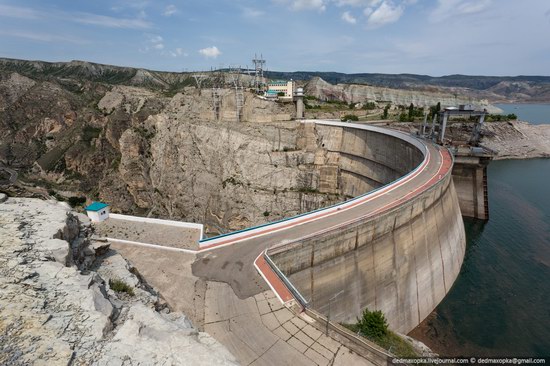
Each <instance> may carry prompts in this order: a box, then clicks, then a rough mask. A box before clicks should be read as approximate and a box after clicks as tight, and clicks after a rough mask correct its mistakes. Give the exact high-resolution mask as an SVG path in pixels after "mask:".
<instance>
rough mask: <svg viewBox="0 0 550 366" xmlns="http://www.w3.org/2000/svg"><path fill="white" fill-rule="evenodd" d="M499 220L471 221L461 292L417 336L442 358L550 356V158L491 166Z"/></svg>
mask: <svg viewBox="0 0 550 366" xmlns="http://www.w3.org/2000/svg"><path fill="white" fill-rule="evenodd" d="M489 177H490V179H489V201H490V208H491V211H490V213H491V219H490V221H489V222H487V223H486V224H482V223H480V222H473V221H466V222H465V227H466V232H467V241H468V244H467V249H466V257H465V260H464V264H463V266H462V270H461V272H460V275H459V276H458V279H457V280H456V282H455V284H454V286H453V288H452V289H451V291H450V292H449V293H448V294H447V296H446V297H445V299H444V300H443V301H442V302H441V303H440V305H439V306H438V307H437V308H436V310H435V311H434V312H433V313H432V314H431V315H430V316H429V317H428V318H427V319H426V320H425V321H424V322H423V323H422V324H421V325H420V326H419V327H417V328H416V329H415V330H414V331H413V332H412V334H411V335H412V336H414V337H416V338H419V339H420V340H422V341H424V342H425V343H427V344H428V345H429V346H431V347H432V348H433V349H434V350H435V351H436V352H438V353H440V354H442V355H475V356H490V355H493V356H497V355H498V356H532V357H536V356H540V357H542V356H549V355H550V295H549V294H550V189H549V188H548V182H549V181H550V159H536V160H509V161H495V162H492V163H491V164H490V165H489Z"/></svg>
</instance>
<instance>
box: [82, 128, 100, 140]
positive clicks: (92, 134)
mask: <svg viewBox="0 0 550 366" xmlns="http://www.w3.org/2000/svg"><path fill="white" fill-rule="evenodd" d="M100 133H101V128H96V127H92V126H85V127H84V128H83V129H82V141H85V142H90V141H92V139H96V138H98V137H99V134H100Z"/></svg>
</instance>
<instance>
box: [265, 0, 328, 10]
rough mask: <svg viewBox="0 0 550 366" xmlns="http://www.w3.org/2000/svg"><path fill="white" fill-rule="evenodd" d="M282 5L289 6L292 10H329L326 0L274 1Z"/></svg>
mask: <svg viewBox="0 0 550 366" xmlns="http://www.w3.org/2000/svg"><path fill="white" fill-rule="evenodd" d="M274 1H275V2H276V3H279V4H281V5H287V6H289V7H290V9H292V10H296V11H298V10H318V11H325V10H326V9H327V6H326V1H325V0H274Z"/></svg>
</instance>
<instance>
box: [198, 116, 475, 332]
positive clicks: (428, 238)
mask: <svg viewBox="0 0 550 366" xmlns="http://www.w3.org/2000/svg"><path fill="white" fill-rule="evenodd" d="M298 147H300V148H302V149H305V150H307V151H312V152H315V160H316V163H315V164H316V165H317V166H318V172H319V190H320V191H321V192H326V193H338V194H343V195H346V196H349V197H354V198H351V199H349V200H347V201H346V202H342V203H340V204H338V205H335V206H331V207H328V208H325V209H321V210H317V211H314V212H310V213H307V214H304V215H300V216H297V217H293V218H289V219H287V220H283V221H280V222H276V223H272V224H268V225H263V226H260V227H255V228H250V229H247V230H243V231H239V232H235V233H231V234H227V235H223V236H219V237H214V238H210V239H206V240H203V241H201V243H200V245H201V248H202V249H201V254H200V255H199V256H198V259H197V261H196V262H195V263H194V264H193V273H194V274H195V275H198V276H201V277H204V278H207V279H209V280H217V281H222V282H227V283H229V284H230V285H231V287H232V288H233V290H234V291H235V293H236V294H237V296H238V297H240V298H243V299H244V298H247V297H250V296H253V295H254V294H255V293H256V292H257V291H258V285H257V283H258V281H261V279H260V278H259V276H258V273H257V271H256V269H258V270H259V272H260V273H261V274H262V277H263V278H264V279H265V280H266V281H267V282H268V283H269V285H270V287H271V288H272V289H273V290H274V291H275V292H276V293H277V295H278V296H279V298H280V299H281V300H283V301H288V300H290V299H291V298H292V297H295V298H298V299H299V300H300V301H302V302H303V301H304V300H305V301H306V302H307V306H309V307H311V308H313V309H314V310H316V311H318V312H319V313H321V314H324V315H329V317H330V320H332V321H338V322H354V321H355V320H356V317H358V316H359V315H360V314H361V312H362V310H363V309H364V308H365V307H368V308H369V309H379V310H382V311H383V312H384V314H385V315H386V318H387V319H388V322H389V324H390V327H391V328H392V329H393V330H396V331H398V332H402V333H407V332H409V331H410V330H412V329H413V328H414V327H415V326H416V325H418V324H419V323H420V322H421V321H422V320H423V319H424V318H425V317H426V316H427V315H428V314H429V313H430V312H431V311H432V310H433V309H434V308H435V307H436V306H437V304H438V303H439V302H440V301H441V300H442V299H443V297H444V296H445V295H446V293H447V292H448V291H449V289H450V288H451V286H452V284H453V282H454V281H455V279H456V277H457V276H458V273H459V271H460V267H461V265H462V261H463V258H464V253H465V247H466V238H465V232H464V226H463V222H462V217H461V212H460V208H459V202H458V197H457V194H456V191H455V188H454V185H453V180H452V176H451V171H452V165H453V158H452V156H451V154H450V153H449V151H448V150H447V149H445V148H442V147H440V146H437V145H435V144H433V143H431V142H428V141H424V140H420V139H417V138H415V137H412V136H410V135H408V134H404V133H401V132H397V131H393V130H389V129H384V128H379V127H373V126H366V125H359V124H349V123H340V122H329V121H305V122H304V123H303V124H302V133H301V137H300V139H299V141H298ZM365 192H366V193H365ZM262 253H263V254H262ZM262 258H265V259H266V261H264V262H265V263H269V264H271V265H272V267H273V268H274V270H275V272H277V271H279V276H271V277H270V276H268V275H266V270H262V268H263V267H262V266H261V259H262ZM252 264H255V266H254V265H252ZM275 272H273V273H275ZM275 277H276V278H275Z"/></svg>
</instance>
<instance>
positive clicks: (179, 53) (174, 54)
mask: <svg viewBox="0 0 550 366" xmlns="http://www.w3.org/2000/svg"><path fill="white" fill-rule="evenodd" d="M168 54H169V55H170V56H172V57H178V56H183V57H187V56H189V54H188V53H187V52H185V51H184V50H183V48H181V47H178V48H176V49H174V50H173V51H168Z"/></svg>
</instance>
